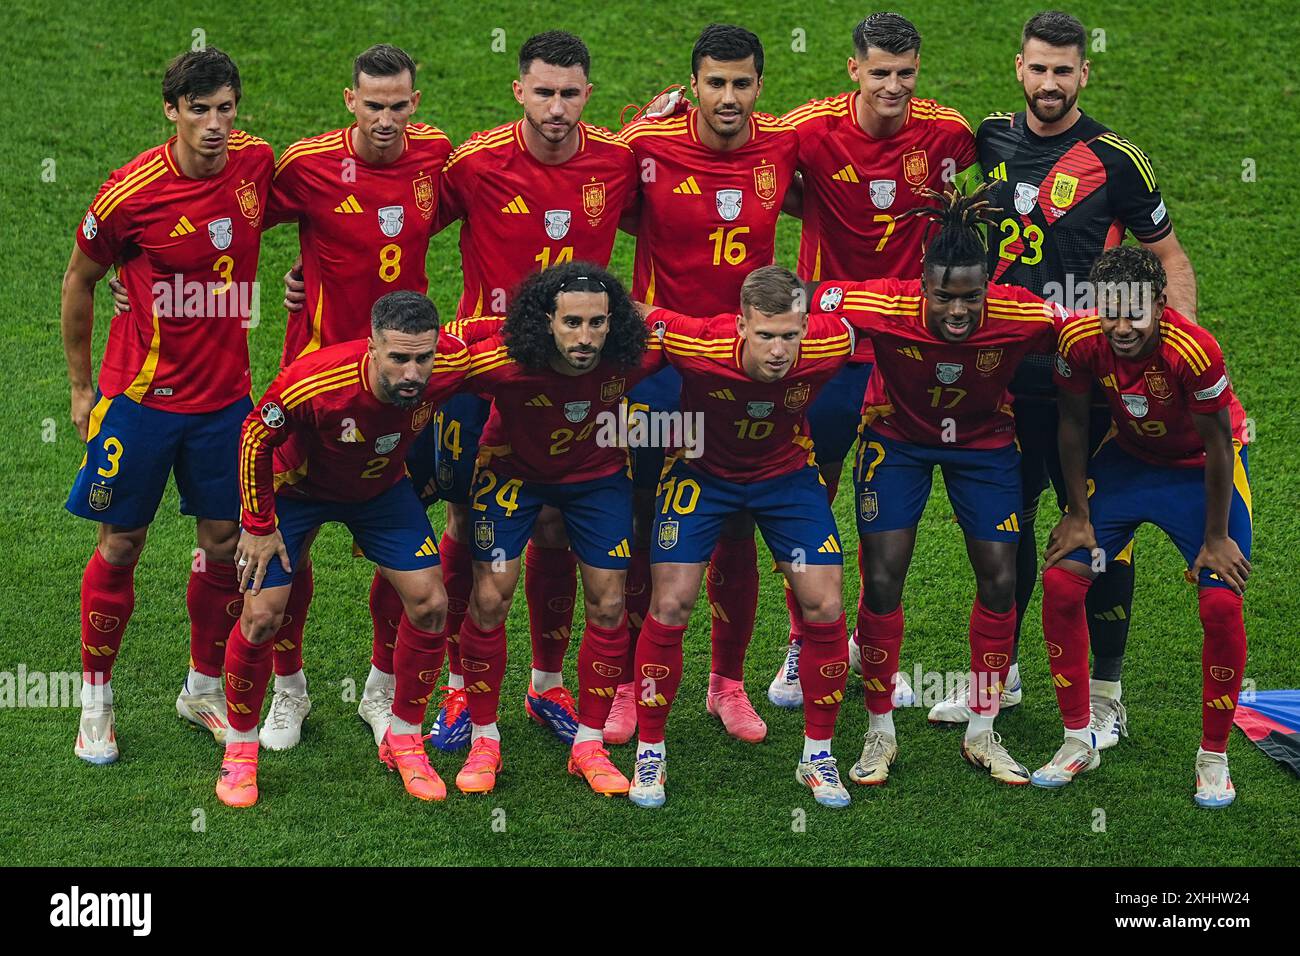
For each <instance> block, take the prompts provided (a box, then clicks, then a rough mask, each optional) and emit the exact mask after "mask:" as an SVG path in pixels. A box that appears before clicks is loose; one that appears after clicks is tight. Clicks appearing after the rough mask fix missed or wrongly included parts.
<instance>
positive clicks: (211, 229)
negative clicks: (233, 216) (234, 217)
mask: <svg viewBox="0 0 1300 956" xmlns="http://www.w3.org/2000/svg"><path fill="white" fill-rule="evenodd" d="M208 238H209V239H211V240H212V244H213V245H214V246H216V247H217V248H218V249H229V248H230V243H231V240H233V239H234V238H235V230H234V227H233V226H232V225H231V223H230V217H229V216H226V217H225V218H223V219H214V220H212V221H211V222H210V223H208Z"/></svg>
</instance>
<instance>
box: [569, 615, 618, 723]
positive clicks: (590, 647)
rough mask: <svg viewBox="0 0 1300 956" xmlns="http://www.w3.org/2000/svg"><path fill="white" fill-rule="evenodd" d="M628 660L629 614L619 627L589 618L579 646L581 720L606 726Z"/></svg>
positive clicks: (579, 714) (579, 708) (579, 703)
mask: <svg viewBox="0 0 1300 956" xmlns="http://www.w3.org/2000/svg"><path fill="white" fill-rule="evenodd" d="M626 663H627V618H624V619H623V620H622V621H621V622H620V623H619V624H618V626H617V627H597V626H596V625H595V624H592V623H591V622H590V621H588V622H587V628H586V630H584V631H583V632H582V644H581V645H580V646H579V647H578V723H580V724H582V725H583V726H584V727H594V728H595V729H596V730H603V729H604V727H605V721H606V720H608V719H609V709H610V707H612V706H613V704H614V692H615V689H616V688H617V686H618V682H619V681H621V680H622V679H623V677H624V674H623V667H624V665H625V664H626Z"/></svg>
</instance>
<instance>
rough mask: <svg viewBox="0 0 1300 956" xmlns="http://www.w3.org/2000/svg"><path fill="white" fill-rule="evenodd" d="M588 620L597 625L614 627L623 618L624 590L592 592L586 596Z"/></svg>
mask: <svg viewBox="0 0 1300 956" xmlns="http://www.w3.org/2000/svg"><path fill="white" fill-rule="evenodd" d="M584 603H585V604H586V611H587V620H588V621H589V622H590V623H592V624H595V625H596V626H597V627H603V628H614V627H618V622H619V621H621V620H622V619H623V607H624V605H623V592H622V591H621V590H617V591H611V592H610V593H609V594H591V595H588V596H587V597H586V598H585V601H584Z"/></svg>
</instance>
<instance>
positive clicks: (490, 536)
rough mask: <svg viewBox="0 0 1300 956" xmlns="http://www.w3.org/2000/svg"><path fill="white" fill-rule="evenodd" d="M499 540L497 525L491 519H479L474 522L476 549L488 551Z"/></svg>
mask: <svg viewBox="0 0 1300 956" xmlns="http://www.w3.org/2000/svg"><path fill="white" fill-rule="evenodd" d="M496 540H497V531H496V524H495V523H494V522H493V521H492V519H490V518H479V519H478V520H477V521H475V522H474V547H476V548H478V549H479V550H480V551H486V550H487V549H488V548H490V547H492V545H493V544H495V543H496Z"/></svg>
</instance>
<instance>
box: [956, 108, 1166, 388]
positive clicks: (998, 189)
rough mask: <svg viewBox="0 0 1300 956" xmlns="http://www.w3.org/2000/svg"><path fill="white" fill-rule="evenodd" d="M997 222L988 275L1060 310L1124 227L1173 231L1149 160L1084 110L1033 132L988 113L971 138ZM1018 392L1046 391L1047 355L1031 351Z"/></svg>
mask: <svg viewBox="0 0 1300 956" xmlns="http://www.w3.org/2000/svg"><path fill="white" fill-rule="evenodd" d="M975 146H976V149H977V151H978V153H979V163H980V167H981V168H982V169H983V171H984V176H985V178H986V179H987V180H988V182H989V193H990V197H989V198H990V200H991V205H992V206H994V207H995V208H1000V209H1001V210H1002V212H1000V213H996V214H995V219H996V223H997V225H996V227H994V226H990V227H989V278H990V281H992V282H997V283H1001V284H1003V285H1019V286H1024V287H1025V288H1026V289H1029V290H1030V291H1032V292H1034V293H1036V294H1038V295H1041V296H1043V297H1044V298H1046V299H1050V300H1053V301H1056V302H1060V303H1061V304H1062V305H1064V306H1066V307H1067V308H1077V307H1079V306H1080V305H1081V304H1086V305H1088V306H1091V305H1092V303H1091V302H1085V303H1081V302H1080V301H1079V299H1078V298H1077V297H1078V295H1079V289H1080V288H1081V287H1080V283H1084V282H1086V281H1087V279H1088V273H1089V271H1090V270H1091V269H1092V264H1093V263H1094V262H1095V261H1096V260H1097V257H1098V256H1100V255H1101V253H1102V251H1103V250H1104V249H1106V248H1107V247H1108V246H1113V245H1118V244H1119V243H1120V242H1121V241H1122V239H1123V238H1124V231H1125V230H1126V229H1127V230H1128V231H1129V232H1131V233H1132V234H1133V235H1134V236H1135V237H1136V238H1137V239H1138V240H1140V241H1141V242H1156V241H1157V240H1160V239H1163V238H1164V237H1165V236H1167V235H1168V234H1169V233H1170V232H1171V231H1172V229H1173V223H1172V222H1171V221H1170V217H1169V212H1168V210H1167V209H1166V208H1165V204H1164V200H1163V199H1162V198H1161V196H1160V189H1159V187H1158V186H1157V185H1156V177H1155V173H1154V171H1153V170H1152V168H1151V161H1150V160H1149V159H1147V156H1146V154H1145V153H1143V152H1142V150H1140V149H1138V148H1137V147H1136V146H1134V145H1133V144H1132V143H1130V142H1129V141H1128V140H1125V139H1121V138H1120V137H1119V136H1117V135H1115V133H1113V132H1112V131H1111V130H1110V129H1109V128H1107V127H1105V126H1103V125H1101V124H1100V123H1098V122H1097V121H1096V120H1094V119H1093V118H1092V117H1090V116H1088V115H1087V114H1086V113H1082V112H1081V113H1080V115H1079V120H1078V122H1076V123H1075V124H1074V125H1073V126H1072V127H1070V128H1069V129H1068V130H1066V131H1065V132H1063V133H1058V134H1057V135H1055V136H1047V137H1043V136H1038V135H1036V134H1035V133H1034V132H1033V131H1031V130H1030V129H1029V126H1028V124H1027V123H1026V122H1025V113H1024V111H1023V110H1022V111H1021V112H1019V113H1014V114H1012V113H994V114H993V115H991V116H989V117H987V118H986V119H985V120H984V122H982V123H981V124H980V127H979V130H978V132H976V134H975ZM1012 390H1013V391H1014V392H1015V393H1016V394H1018V395H1053V394H1055V388H1054V387H1053V386H1052V379H1051V361H1050V356H1029V357H1028V358H1027V359H1026V361H1025V363H1024V364H1023V365H1022V367H1021V371H1020V373H1019V374H1017V376H1016V381H1015V382H1013V384H1012Z"/></svg>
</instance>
